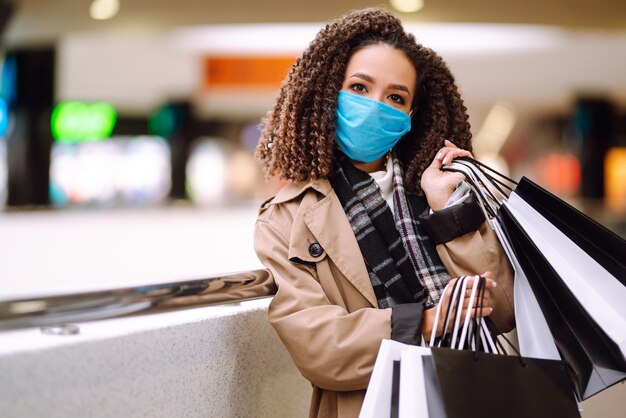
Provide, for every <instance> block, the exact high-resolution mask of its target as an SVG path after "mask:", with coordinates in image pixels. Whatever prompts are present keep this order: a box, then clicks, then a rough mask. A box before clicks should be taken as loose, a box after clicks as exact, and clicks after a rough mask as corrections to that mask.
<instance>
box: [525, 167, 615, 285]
mask: <svg viewBox="0 0 626 418" xmlns="http://www.w3.org/2000/svg"><path fill="white" fill-rule="evenodd" d="M515 193H517V194H518V195H519V196H520V197H521V198H522V199H524V200H525V201H526V202H528V203H529V204H530V205H532V206H533V208H535V210H537V212H539V213H541V214H542V215H543V216H544V217H545V218H546V219H548V220H549V221H550V222H551V223H552V224H553V225H555V226H556V227H557V228H559V229H560V230H561V231H562V232H563V233H564V234H565V235H567V236H568V237H569V238H570V239H571V240H572V241H574V242H575V243H576V244H577V245H578V246H579V247H580V248H582V249H583V250H585V252H587V253H588V254H589V255H591V256H592V257H593V258H594V259H595V260H596V261H597V262H598V263H599V264H601V265H602V266H603V267H604V268H605V269H606V270H608V271H609V272H610V273H611V274H612V275H613V276H614V277H615V278H617V279H618V280H619V281H621V282H622V284H623V285H624V286H626V240H623V239H622V238H620V237H619V236H618V235H617V234H615V233H613V232H612V231H610V230H609V229H607V228H605V227H604V226H602V225H600V224H599V223H598V222H596V221H594V220H593V219H591V218H590V217H588V216H587V215H585V214H584V213H582V212H580V211H579V210H577V209H576V208H574V207H572V206H570V205H569V204H568V203H566V202H564V201H563V200H561V199H559V198H558V197H556V196H554V195H553V194H552V193H550V192H548V191H547V190H545V189H544V188H542V187H540V186H539V185H537V184H536V183H534V182H532V181H531V180H529V179H527V178H526V177H522V179H521V180H520V181H519V183H518V184H517V187H516V188H515Z"/></svg>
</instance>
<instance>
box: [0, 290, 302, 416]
mask: <svg viewBox="0 0 626 418" xmlns="http://www.w3.org/2000/svg"><path fill="white" fill-rule="evenodd" d="M269 301H270V298H265V299H261V300H255V301H248V302H242V303H238V304H230V305H224V306H213V307H203V308H195V309H187V310H181V311H176V312H165V313H159V314H153V315H142V316H139V315H138V316H133V317H126V318H117V319H111V320H105V321H94V322H89V323H84V324H79V326H80V334H79V335H73V336H56V335H44V334H42V333H41V332H40V331H39V329H29V330H21V331H12V332H6V333H1V334H0V411H2V412H1V415H2V416H11V417H39V416H46V417H87V416H89V417H120V416H123V417H140V416H141V417H146V416H150V417H157V416H158V417H300V416H306V415H307V412H308V403H309V399H310V394H311V389H310V384H309V383H308V382H307V381H306V380H305V379H304V378H302V377H301V376H300V374H299V372H298V371H297V369H295V367H294V366H293V364H292V362H291V359H290V358H289V355H288V354H287V352H286V350H285V349H284V347H283V345H282V343H281V342H280V340H279V339H278V337H277V336H276V334H275V333H274V330H273V329H272V328H271V326H270V325H269V324H268V322H267V318H266V317H267V312H266V310H267V305H268V303H269Z"/></svg>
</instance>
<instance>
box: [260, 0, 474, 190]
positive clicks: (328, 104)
mask: <svg viewBox="0 0 626 418" xmlns="http://www.w3.org/2000/svg"><path fill="white" fill-rule="evenodd" d="M376 44H386V45H389V46H391V47H394V48H396V49H398V50H399V51H402V52H403V53H404V54H405V55H406V56H407V58H409V60H410V61H411V62H412V63H413V65H414V66H415V69H416V72H417V80H416V89H415V95H414V96H415V98H414V102H413V106H412V107H413V109H414V110H413V113H414V116H413V118H412V122H411V130H410V131H409V132H408V133H407V134H406V135H404V137H403V138H402V139H401V140H400V142H398V144H397V145H396V147H395V150H396V154H397V156H398V158H399V159H400V161H401V162H402V164H403V166H404V185H405V188H406V190H407V191H409V192H414V193H418V194H420V195H422V194H423V191H422V189H421V186H420V178H421V176H422V173H423V172H424V170H425V169H426V167H428V165H429V164H430V162H431V161H432V160H433V158H434V157H435V153H436V152H437V151H438V150H439V149H440V148H441V147H442V146H443V142H444V140H445V139H449V140H451V141H452V142H454V143H455V144H456V145H457V146H458V147H460V148H464V149H467V150H469V151H471V133H470V125H469V122H468V116H467V109H466V107H465V105H464V104H463V100H462V99H461V96H460V95H459V92H458V89H457V86H456V84H455V82H454V77H453V76H452V74H451V72H450V69H449V68H448V66H447V65H446V64H445V62H444V61H443V60H442V59H441V57H440V56H439V55H437V54H436V53H435V52H433V51H432V50H430V49H428V48H426V47H424V46H422V45H420V44H418V43H417V42H416V41H415V37H414V36H413V35H412V34H410V33H406V32H405V31H404V28H403V27H402V23H401V22H400V20H399V19H397V18H396V17H395V16H393V15H392V14H390V13H389V12H388V11H386V10H383V9H375V8H369V9H363V10H357V11H354V12H351V13H348V14H346V15H345V16H343V17H341V18H339V19H337V20H335V21H333V22H331V23H329V24H328V25H326V27H324V28H323V29H322V30H320V32H319V33H318V34H317V36H316V37H315V39H314V40H313V41H312V42H311V43H310V45H309V47H308V48H307V49H306V50H305V51H304V52H303V54H302V56H301V57H299V58H298V59H297V60H296V62H295V64H294V65H293V66H292V67H291V70H290V71H289V73H288V74H287V77H286V78H285V80H284V81H283V84H282V86H281V89H280V93H279V95H278V97H277V99H276V102H275V104H274V107H273V109H272V110H271V111H270V112H268V115H267V117H266V118H265V119H264V121H263V123H264V128H263V133H262V136H261V140H260V142H259V145H258V147H257V151H256V157H257V158H258V159H259V161H260V162H261V164H262V165H263V168H264V170H265V173H266V175H268V176H271V175H277V176H280V177H281V178H283V179H287V180H292V181H295V182H305V181H311V180H316V179H319V178H324V177H328V176H329V174H330V173H331V171H332V169H333V153H334V152H335V151H336V149H338V148H337V146H336V143H335V110H336V107H337V95H338V93H339V90H340V89H341V86H342V83H343V80H344V75H345V69H346V65H347V63H348V60H349V59H350V57H351V56H352V54H353V53H354V52H355V51H357V50H358V49H361V48H364V47H366V46H369V45H376Z"/></svg>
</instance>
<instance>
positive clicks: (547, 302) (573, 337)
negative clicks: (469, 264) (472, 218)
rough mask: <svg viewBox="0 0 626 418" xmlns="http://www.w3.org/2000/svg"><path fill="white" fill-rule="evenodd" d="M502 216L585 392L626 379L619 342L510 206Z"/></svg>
mask: <svg viewBox="0 0 626 418" xmlns="http://www.w3.org/2000/svg"><path fill="white" fill-rule="evenodd" d="M499 218H500V222H501V224H502V225H503V226H504V229H505V231H506V235H507V238H508V241H509V242H510V243H511V245H512V247H513V250H514V251H515V255H516V258H517V261H518V262H519V264H520V265H521V266H522V268H523V269H524V272H525V274H526V278H527V279H528V282H529V283H530V285H531V287H532V291H533V293H534V294H535V297H536V298H537V302H538V303H539V306H540V308H541V311H542V313H543V315H544V317H545V319H546V322H547V324H548V326H549V328H550V332H551V333H552V337H553V338H554V340H555V342H556V344H557V347H558V348H559V351H560V353H561V355H562V357H563V359H564V360H565V361H566V362H567V364H568V365H569V366H570V368H571V370H572V372H573V373H574V375H575V379H576V387H577V390H578V393H579V396H580V397H581V398H582V399H586V398H588V397H590V396H592V395H594V394H596V393H598V392H600V391H602V390H604V389H606V388H608V387H610V386H612V385H613V384H615V383H618V382H620V381H622V380H624V379H626V360H625V359H624V357H623V356H622V354H621V351H620V349H619V347H618V346H617V345H616V344H615V342H614V341H612V340H611V339H610V338H609V337H608V336H607V335H606V333H605V332H604V330H602V329H601V328H600V327H599V326H598V325H597V324H596V323H595V322H594V321H593V319H592V318H590V316H589V314H588V313H587V311H586V310H585V308H584V306H581V304H580V303H579V302H578V300H577V299H576V297H575V296H574V295H573V294H572V293H571V292H570V291H569V289H568V287H567V286H566V285H565V284H564V283H563V281H562V280H561V278H560V277H559V275H558V274H557V273H556V272H555V271H554V269H553V268H552V266H551V265H550V263H549V261H548V260H546V258H545V257H544V256H543V254H542V253H541V252H539V251H538V249H537V247H536V246H535V245H534V243H533V242H532V240H530V238H529V237H528V235H527V234H526V233H525V232H524V230H523V228H522V226H521V225H520V224H519V223H518V222H517V220H516V219H515V218H514V217H513V216H512V215H511V214H510V212H509V210H508V209H507V207H506V206H503V207H501V208H500V213H499Z"/></svg>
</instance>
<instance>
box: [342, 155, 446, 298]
mask: <svg viewBox="0 0 626 418" xmlns="http://www.w3.org/2000/svg"><path fill="white" fill-rule="evenodd" d="M391 158H393V206H394V212H393V213H392V212H391V209H390V208H389V206H388V205H387V202H386V201H385V199H384V198H383V196H382V193H381V191H380V189H379V188H378V185H377V184H376V182H375V181H374V179H372V177H371V176H370V175H369V174H368V173H366V172H364V171H361V170H359V169H357V168H356V167H354V165H353V164H352V163H351V162H350V160H349V159H348V158H347V157H346V156H345V155H343V154H341V153H338V155H337V158H336V161H335V172H334V173H333V175H332V176H331V178H330V182H331V185H332V186H333V189H334V190H335V193H336V194H337V197H338V198H339V201H340V202H341V204H342V206H343V209H344V211H345V212H346V216H347V217H348V220H349V222H350V225H351V226H352V231H353V232H354V235H355V237H356V239H357V242H358V244H359V248H360V249H361V253H362V254H363V259H364V260H365V265H366V266H367V271H368V273H369V277H370V281H371V283H372V286H373V287H374V293H375V294H376V299H377V301H378V306H379V308H381V309H382V308H388V307H391V306H395V305H398V304H401V303H412V302H419V303H424V304H425V306H426V307H430V306H433V305H435V304H436V303H437V302H438V301H439V298H440V296H441V293H442V292H443V289H444V287H445V285H446V284H447V283H448V281H449V280H450V276H449V275H448V273H447V272H446V269H445V267H444V266H443V264H442V262H441V260H440V259H439V256H438V254H437V251H436V250H435V246H434V245H433V243H432V241H431V240H430V238H429V237H428V236H427V235H426V234H425V232H424V230H423V228H422V226H421V224H420V222H419V220H418V218H417V217H416V216H414V214H420V213H422V212H423V211H424V210H427V209H428V206H427V204H426V203H425V201H424V199H420V198H418V197H417V196H412V195H409V196H407V195H406V194H405V191H404V186H403V178H402V167H401V165H400V161H399V160H398V159H397V158H396V156H395V154H392V157H391Z"/></svg>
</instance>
